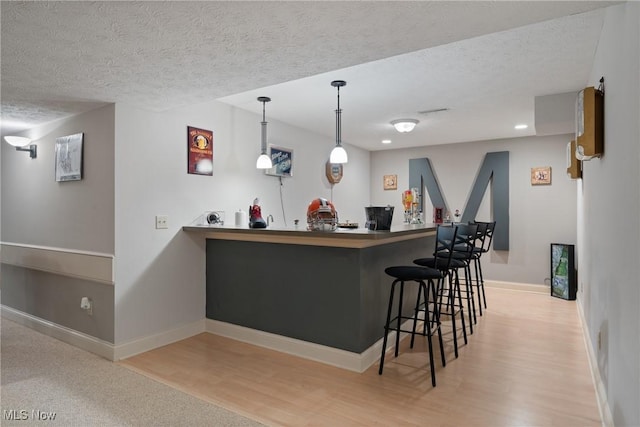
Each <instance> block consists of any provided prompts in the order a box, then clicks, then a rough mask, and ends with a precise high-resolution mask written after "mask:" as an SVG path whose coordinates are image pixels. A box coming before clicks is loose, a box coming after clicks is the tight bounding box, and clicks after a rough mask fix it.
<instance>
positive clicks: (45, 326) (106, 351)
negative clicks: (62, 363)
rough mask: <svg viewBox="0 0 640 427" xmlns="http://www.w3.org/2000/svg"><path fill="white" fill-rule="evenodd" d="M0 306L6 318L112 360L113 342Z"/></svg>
mask: <svg viewBox="0 0 640 427" xmlns="http://www.w3.org/2000/svg"><path fill="white" fill-rule="evenodd" d="M0 307H1V308H2V317H4V318H6V319H9V320H11V321H13V322H16V323H18V324H20V325H22V326H26V327H27V328H30V329H33V330H36V331H38V332H40V333H42V334H44V335H47V336H50V337H53V338H56V339H58V340H60V341H62V342H66V343H67V344H70V345H72V346H74V347H78V348H81V349H83V350H86V351H88V352H91V353H94V354H97V355H98V356H102V357H104V358H105V359H109V360H113V344H111V343H109V342H107V341H103V340H100V339H98V338H95V337H92V336H91V335H87V334H83V333H82V332H78V331H76V330H73V329H70V328H67V327H65V326H60V325H58V324H56V323H53V322H49V321H48V320H44V319H41V318H39V317H36V316H32V315H30V314H27V313H23V312H21V311H18V310H15V309H13V308H11V307H7V306H5V305H1V306H0Z"/></svg>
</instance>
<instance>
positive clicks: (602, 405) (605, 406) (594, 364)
mask: <svg viewBox="0 0 640 427" xmlns="http://www.w3.org/2000/svg"><path fill="white" fill-rule="evenodd" d="M577 302H578V304H576V305H577V306H578V315H579V317H580V323H581V326H582V338H583V339H584V346H585V348H586V350H587V360H588V361H589V368H591V369H590V370H591V379H592V380H593V385H594V387H595V389H596V400H597V401H598V410H599V411H600V419H601V420H602V426H603V427H614V423H613V415H612V414H611V409H610V408H609V399H608V398H607V389H606V387H605V385H604V383H603V382H602V377H601V376H600V369H599V368H598V359H597V358H596V355H595V353H594V352H593V345H592V342H591V338H590V337H589V328H588V327H587V322H586V319H585V318H584V311H583V310H582V299H581V298H580V296H579V295H578V301H577Z"/></svg>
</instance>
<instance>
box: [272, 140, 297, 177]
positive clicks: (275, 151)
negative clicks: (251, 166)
mask: <svg viewBox="0 0 640 427" xmlns="http://www.w3.org/2000/svg"><path fill="white" fill-rule="evenodd" d="M269 157H270V158H271V163H272V164H273V167H272V168H271V169H266V170H265V173H266V174H267V175H273V176H288V177H291V176H293V150H292V149H290V148H284V147H276V146H275V145H270V146H269Z"/></svg>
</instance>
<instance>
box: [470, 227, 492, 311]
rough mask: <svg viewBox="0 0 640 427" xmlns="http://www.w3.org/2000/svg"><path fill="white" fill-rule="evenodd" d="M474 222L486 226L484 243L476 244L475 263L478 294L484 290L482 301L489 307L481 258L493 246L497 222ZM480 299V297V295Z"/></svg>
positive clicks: (485, 306)
mask: <svg viewBox="0 0 640 427" xmlns="http://www.w3.org/2000/svg"><path fill="white" fill-rule="evenodd" d="M473 223H474V224H478V227H483V228H484V236H483V237H482V240H481V241H482V244H481V245H480V246H476V248H475V249H474V263H475V265H476V287H477V288H478V294H479V293H480V291H481V290H482V302H483V303H484V308H487V296H486V295H485V292H484V277H483V276H482V263H481V262H480V260H481V258H482V254H485V253H487V252H489V250H490V248H491V242H492V241H493V232H494V231H495V229H496V222H495V221H493V222H481V221H474V222H473ZM478 299H480V297H479V296H478ZM478 305H480V301H478ZM480 315H482V311H480Z"/></svg>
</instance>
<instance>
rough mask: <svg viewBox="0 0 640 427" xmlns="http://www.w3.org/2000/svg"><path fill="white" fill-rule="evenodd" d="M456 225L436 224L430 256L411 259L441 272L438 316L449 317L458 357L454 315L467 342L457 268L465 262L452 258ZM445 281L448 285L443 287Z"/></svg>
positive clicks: (456, 230) (462, 266)
mask: <svg viewBox="0 0 640 427" xmlns="http://www.w3.org/2000/svg"><path fill="white" fill-rule="evenodd" d="M457 232H458V226H457V225H452V226H446V225H438V228H437V229H436V247H435V251H434V253H433V256H432V257H429V258H418V259H416V260H414V261H413V263H414V264H417V265H420V266H423V267H429V268H435V269H437V270H439V271H440V272H441V273H442V276H443V278H442V282H441V285H440V286H439V295H438V297H439V298H438V303H439V304H440V308H439V310H440V312H439V313H440V316H445V315H446V316H450V317H451V327H452V330H453V349H454V354H455V356H456V357H458V328H457V327H456V317H457V315H458V314H460V320H461V322H462V334H463V337H464V343H465V344H467V329H466V326H465V320H464V305H463V304H462V294H461V292H460V280H459V279H458V269H459V268H464V267H465V264H464V262H463V261H461V260H457V259H453V254H454V249H453V248H454V246H455V244H456V235H457ZM445 283H446V284H447V285H448V286H447V287H446V288H445ZM443 296H446V304H445V305H444V309H443V303H442V298H443Z"/></svg>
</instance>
